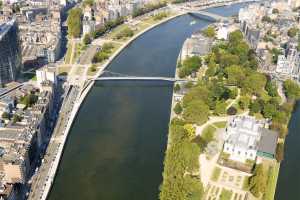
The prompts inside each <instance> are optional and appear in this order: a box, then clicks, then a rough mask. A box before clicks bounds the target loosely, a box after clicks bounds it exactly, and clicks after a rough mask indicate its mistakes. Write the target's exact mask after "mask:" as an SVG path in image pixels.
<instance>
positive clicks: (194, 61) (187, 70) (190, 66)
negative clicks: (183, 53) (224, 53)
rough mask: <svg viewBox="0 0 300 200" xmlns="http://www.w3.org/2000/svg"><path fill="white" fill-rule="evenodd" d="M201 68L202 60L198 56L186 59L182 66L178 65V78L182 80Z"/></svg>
mask: <svg viewBox="0 0 300 200" xmlns="http://www.w3.org/2000/svg"><path fill="white" fill-rule="evenodd" d="M201 66H202V59H201V58H200V57H199V56H192V57H188V58H187V59H185V60H184V61H183V64H179V65H178V67H179V74H178V75H179V77H180V78H184V77H186V76H189V75H191V74H192V73H196V72H197V71H198V70H199V68H200V67H201Z"/></svg>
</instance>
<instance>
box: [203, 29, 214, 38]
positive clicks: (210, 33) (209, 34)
mask: <svg viewBox="0 0 300 200" xmlns="http://www.w3.org/2000/svg"><path fill="white" fill-rule="evenodd" d="M202 33H203V35H204V36H206V37H209V38H214V37H215V36H216V30H215V28H214V27H212V26H209V27H207V28H206V29H205V30H203V31H202Z"/></svg>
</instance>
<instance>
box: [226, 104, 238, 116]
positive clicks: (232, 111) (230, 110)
mask: <svg viewBox="0 0 300 200" xmlns="http://www.w3.org/2000/svg"><path fill="white" fill-rule="evenodd" d="M236 113H237V109H236V108H235V107H233V106H230V107H229V108H228V109H227V115H236Z"/></svg>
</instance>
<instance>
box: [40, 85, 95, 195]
mask: <svg viewBox="0 0 300 200" xmlns="http://www.w3.org/2000/svg"><path fill="white" fill-rule="evenodd" d="M92 87H93V84H92V83H90V84H89V85H88V86H87V87H86V88H85V90H84V91H83V92H82V93H81V94H79V96H78V98H77V99H76V101H75V102H74V106H73V109H72V111H71V114H70V117H69V120H68V123H67V125H66V128H65V130H64V133H63V135H62V137H61V138H60V140H61V142H60V146H59V148H58V153H57V154H56V156H55V159H54V161H53V164H52V165H51V168H50V170H49V173H48V177H49V178H48V180H47V182H46V183H45V187H44V191H43V194H42V197H41V200H46V199H47V197H48V195H49V192H50V190H51V187H52V184H53V181H54V179H55V176H56V173H57V170H58V167H59V163H60V161H61V158H62V154H63V151H64V147H65V143H66V141H67V138H68V135H69V132H70V130H71V128H72V125H73V122H74V120H75V118H76V116H77V114H78V111H79V109H80V107H81V104H82V103H83V101H84V100H85V97H86V96H87V94H88V93H89V91H90V89H91V88H92Z"/></svg>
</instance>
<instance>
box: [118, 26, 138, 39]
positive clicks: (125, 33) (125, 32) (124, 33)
mask: <svg viewBox="0 0 300 200" xmlns="http://www.w3.org/2000/svg"><path fill="white" fill-rule="evenodd" d="M133 35H134V32H133V30H132V29H131V28H129V27H125V28H124V29H123V30H121V31H120V32H119V33H117V34H116V36H115V39H117V40H119V39H122V38H126V37H132V36H133Z"/></svg>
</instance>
